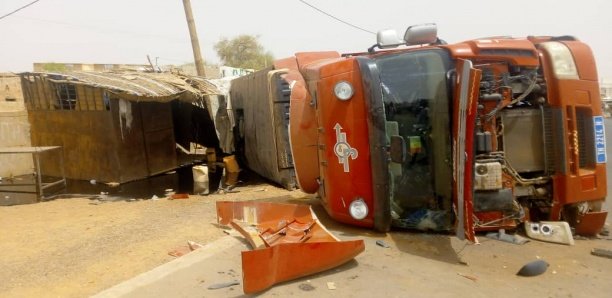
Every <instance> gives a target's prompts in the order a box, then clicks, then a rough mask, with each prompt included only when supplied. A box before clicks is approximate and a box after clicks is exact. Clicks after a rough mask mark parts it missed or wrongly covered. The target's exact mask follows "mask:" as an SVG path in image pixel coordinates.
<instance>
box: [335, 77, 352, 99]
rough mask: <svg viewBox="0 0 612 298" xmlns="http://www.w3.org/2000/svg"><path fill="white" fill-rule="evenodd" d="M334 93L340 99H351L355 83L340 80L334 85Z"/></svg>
mask: <svg viewBox="0 0 612 298" xmlns="http://www.w3.org/2000/svg"><path fill="white" fill-rule="evenodd" d="M334 94H336V97H337V98H338V99H339V100H349V99H350V98H351V97H353V85H351V83H349V82H347V81H340V82H338V83H336V86H335V87H334Z"/></svg>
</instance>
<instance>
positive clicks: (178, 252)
mask: <svg viewBox="0 0 612 298" xmlns="http://www.w3.org/2000/svg"><path fill="white" fill-rule="evenodd" d="M202 247H204V246H203V245H202V244H199V243H197V242H193V241H187V245H183V246H180V247H177V248H175V249H173V250H171V251H169V252H168V254H169V255H171V256H173V257H177V258H178V257H180V256H184V255H186V254H188V253H190V252H192V251H194V250H196V249H198V248H202Z"/></svg>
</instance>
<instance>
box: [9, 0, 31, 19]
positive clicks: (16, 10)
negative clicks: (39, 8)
mask: <svg viewBox="0 0 612 298" xmlns="http://www.w3.org/2000/svg"><path fill="white" fill-rule="evenodd" d="M38 1H40V0H35V1H32V2H30V3H28V4H26V5H24V6H22V7H19V8H17V9H15V10H13V11H11V12H9V13H7V14H5V15H3V16H1V17H0V20H2V19H4V18H6V17H8V16H10V15H12V14H14V13H16V12H18V11H20V10H22V9H24V8H26V7H28V6H30V5H32V4H34V3H36V2H38Z"/></svg>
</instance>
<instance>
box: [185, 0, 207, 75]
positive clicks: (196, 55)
mask: <svg viewBox="0 0 612 298" xmlns="http://www.w3.org/2000/svg"><path fill="white" fill-rule="evenodd" d="M183 6H184V7H185V16H186V17H187V26H188V27H189V35H190V36H191V47H192V48H193V59H194V60H195V67H196V72H197V74H198V76H201V77H206V72H205V71H204V59H203V58H202V52H201V51H200V42H199V41H198V33H197V32H196V27H195V22H194V21H193V13H192V12H191V0H183Z"/></svg>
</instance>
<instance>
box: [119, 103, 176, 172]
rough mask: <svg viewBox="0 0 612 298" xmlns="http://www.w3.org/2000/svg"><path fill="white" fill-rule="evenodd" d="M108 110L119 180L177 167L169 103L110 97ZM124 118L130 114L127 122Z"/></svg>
mask: <svg viewBox="0 0 612 298" xmlns="http://www.w3.org/2000/svg"><path fill="white" fill-rule="evenodd" d="M122 101H123V102H122ZM121 105H123V108H121ZM128 105H129V108H128V107H127V106H128ZM111 111H112V115H113V123H114V124H115V126H114V134H115V135H116V142H117V145H116V147H117V155H118V159H119V164H120V174H121V180H122V181H130V180H135V179H140V178H144V177H147V176H150V175H155V174H159V173H163V172H166V171H169V170H173V169H176V168H177V166H178V164H177V157H176V150H175V148H176V143H175V139H174V127H173V123H172V105H171V103H156V102H130V101H125V100H121V99H115V98H113V99H111ZM128 118H131V121H130V123H129V125H128Z"/></svg>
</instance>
